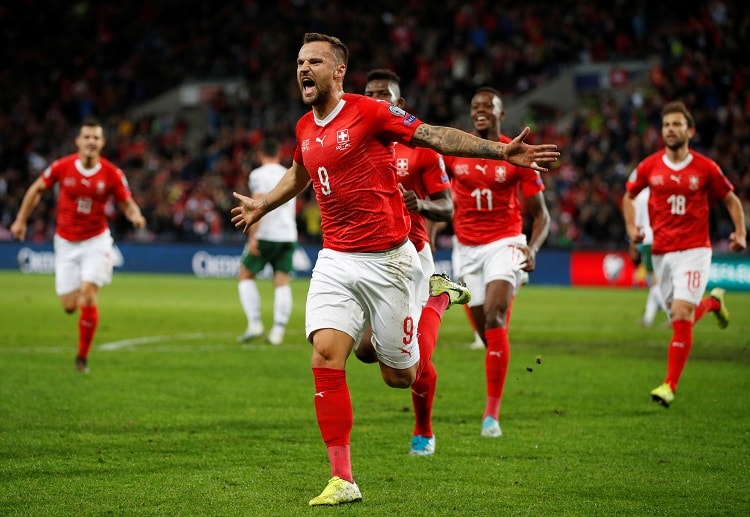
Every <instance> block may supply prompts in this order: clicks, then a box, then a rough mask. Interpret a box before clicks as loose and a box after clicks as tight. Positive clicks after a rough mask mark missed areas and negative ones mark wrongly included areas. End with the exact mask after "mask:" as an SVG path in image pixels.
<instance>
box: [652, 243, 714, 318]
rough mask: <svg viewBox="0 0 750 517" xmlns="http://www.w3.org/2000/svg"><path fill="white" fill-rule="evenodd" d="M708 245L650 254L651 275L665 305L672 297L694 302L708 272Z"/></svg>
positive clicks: (704, 290) (704, 284)
mask: <svg viewBox="0 0 750 517" xmlns="http://www.w3.org/2000/svg"><path fill="white" fill-rule="evenodd" d="M711 253H712V252H711V248H692V249H689V250H683V251H672V252H670V253H665V254H664V255H653V256H652V257H651V259H652V261H653V263H654V274H655V275H656V281H657V283H658V284H659V290H660V291H661V295H662V296H663V297H664V303H665V304H666V305H667V307H670V306H671V305H672V301H674V300H684V301H686V302H690V303H692V304H693V305H698V304H699V303H700V302H701V298H703V294H704V293H705V292H706V286H707V285H708V276H709V274H710V273H711Z"/></svg>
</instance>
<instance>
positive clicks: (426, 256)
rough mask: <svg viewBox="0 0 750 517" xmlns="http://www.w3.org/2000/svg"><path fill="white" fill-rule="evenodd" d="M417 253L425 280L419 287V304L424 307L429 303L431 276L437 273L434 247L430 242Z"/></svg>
mask: <svg viewBox="0 0 750 517" xmlns="http://www.w3.org/2000/svg"><path fill="white" fill-rule="evenodd" d="M417 255H419V262H420V263H421V264H422V275H423V276H422V280H423V281H422V283H421V285H420V286H419V287H417V295H418V296H419V306H420V307H424V306H425V304H426V303H427V298H429V297H430V277H431V276H432V275H434V274H435V259H434V258H433V256H432V249H431V248H430V244H429V243H428V244H426V245H424V246H422V249H421V250H419V251H418V252H417Z"/></svg>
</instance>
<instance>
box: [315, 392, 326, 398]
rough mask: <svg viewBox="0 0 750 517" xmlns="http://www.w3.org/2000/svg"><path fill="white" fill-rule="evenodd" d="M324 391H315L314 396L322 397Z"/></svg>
mask: <svg viewBox="0 0 750 517" xmlns="http://www.w3.org/2000/svg"><path fill="white" fill-rule="evenodd" d="M324 393H325V391H318V392H316V393H315V396H316V397H320V398H323V394H324Z"/></svg>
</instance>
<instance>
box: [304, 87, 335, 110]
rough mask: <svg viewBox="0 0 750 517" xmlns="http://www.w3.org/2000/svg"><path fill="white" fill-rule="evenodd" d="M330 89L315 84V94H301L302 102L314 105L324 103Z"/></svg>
mask: <svg viewBox="0 0 750 517" xmlns="http://www.w3.org/2000/svg"><path fill="white" fill-rule="evenodd" d="M329 92H330V90H329V89H328V88H321V87H319V86H318V85H317V84H316V85H315V95H313V96H311V97H305V96H304V94H303V96H302V102H303V103H304V104H305V105H307V106H316V105H318V104H323V103H325V101H326V99H327V98H328V95H329Z"/></svg>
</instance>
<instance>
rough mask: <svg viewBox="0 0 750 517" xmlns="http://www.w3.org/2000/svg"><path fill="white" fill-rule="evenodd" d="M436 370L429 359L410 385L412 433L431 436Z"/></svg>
mask: <svg viewBox="0 0 750 517" xmlns="http://www.w3.org/2000/svg"><path fill="white" fill-rule="evenodd" d="M436 386H437V370H435V365H434V364H433V363H432V361H430V362H429V363H427V364H426V365H425V368H424V370H422V375H421V376H420V377H419V379H417V381H416V382H415V383H414V384H412V386H411V402H412V405H413V406H414V419H415V423H414V435H419V436H432V402H433V400H434V399H435V387H436Z"/></svg>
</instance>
